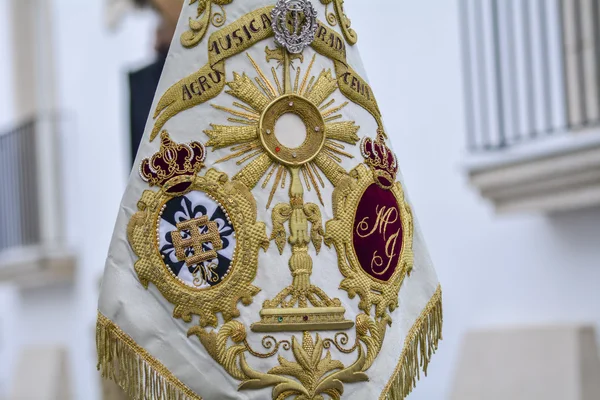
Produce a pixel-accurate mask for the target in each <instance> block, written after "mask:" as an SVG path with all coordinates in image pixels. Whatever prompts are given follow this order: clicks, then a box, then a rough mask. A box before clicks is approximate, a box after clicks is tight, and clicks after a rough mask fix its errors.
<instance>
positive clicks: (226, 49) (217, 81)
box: [150, 0, 385, 141]
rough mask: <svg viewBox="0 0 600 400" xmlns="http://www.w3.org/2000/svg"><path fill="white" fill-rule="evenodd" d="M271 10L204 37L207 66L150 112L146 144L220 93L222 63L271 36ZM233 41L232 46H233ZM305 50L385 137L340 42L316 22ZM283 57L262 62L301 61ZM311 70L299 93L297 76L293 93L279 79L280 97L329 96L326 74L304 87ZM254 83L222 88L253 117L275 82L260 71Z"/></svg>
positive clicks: (368, 92)
mask: <svg viewBox="0 0 600 400" xmlns="http://www.w3.org/2000/svg"><path fill="white" fill-rule="evenodd" d="M213 1H216V0H213ZM220 1H226V0H220ZM336 1H337V0H336ZM206 4H208V3H206ZM272 9H273V7H271V6H269V7H264V8H261V9H258V10H255V11H253V12H250V13H248V14H246V15H244V16H242V17H241V18H240V19H239V20H237V21H236V22H234V23H232V24H231V25H228V26H226V27H224V28H222V29H220V30H219V31H217V32H213V33H212V34H211V35H210V38H209V40H208V58H209V61H208V63H207V64H206V65H204V66H203V67H202V68H200V69H199V70H198V71H196V72H194V73H193V74H191V75H190V76H188V77H186V78H183V79H181V80H180V81H179V82H177V83H175V84H174V85H173V86H171V87H170V88H169V89H168V90H167V91H166V92H165V93H164V94H163V95H162V97H161V98H160V100H159V102H158V105H157V106H156V110H155V112H154V119H155V123H154V128H153V129H152V133H151V134H150V140H151V141H152V140H154V138H155V137H156V136H157V135H158V132H160V130H161V129H162V128H163V126H164V125H165V124H166V123H167V121H168V120H169V119H171V118H172V117H174V116H175V115H177V114H178V113H180V112H181V111H184V110H187V109H189V108H192V107H195V106H197V105H199V104H203V103H205V102H207V101H209V100H211V99H213V98H215V97H216V96H217V95H219V94H220V93H221V91H222V90H223V89H224V88H225V61H226V60H227V59H228V58H230V57H232V56H234V55H237V54H240V53H242V52H243V51H246V50H247V49H249V48H250V47H252V46H254V45H255V44H257V43H259V42H260V41H262V40H264V39H267V38H269V37H272V36H273V35H274V34H273V29H272V28H271V16H270V15H271V11H272ZM239 32H244V34H239ZM246 32H247V33H246ZM234 41H235V43H236V45H233V43H234ZM237 43H239V44H237ZM311 46H312V48H313V49H314V50H315V51H316V52H317V53H319V54H321V55H323V56H325V57H327V58H329V59H331V60H333V62H334V66H335V74H336V80H337V87H339V89H340V91H341V92H342V94H343V95H344V96H346V97H347V98H348V99H349V100H351V101H353V102H354V103H356V104H358V105H359V106H361V107H363V108H364V109H365V110H367V111H368V112H369V113H371V115H372V116H373V117H374V118H375V120H376V122H377V125H378V127H379V130H380V132H382V135H383V136H385V134H384V133H383V131H384V129H383V122H382V119H381V112H380V111H379V106H378V105H377V101H376V99H375V96H374V94H373V91H372V89H371V87H370V86H369V84H368V83H367V82H366V81H365V80H364V79H363V78H362V77H361V76H360V75H359V74H358V73H357V72H356V71H354V70H353V69H352V68H351V67H350V66H349V65H348V61H347V60H346V44H345V43H344V40H343V39H342V37H341V36H340V35H339V34H338V33H337V32H335V31H333V30H332V29H329V28H328V27H327V26H325V24H323V23H321V22H319V26H318V28H317V36H316V38H315V40H314V42H313V43H312V44H311ZM278 54H279V55H278ZM286 54H287V55H285V54H283V55H281V50H280V49H276V50H268V51H267V60H268V61H269V60H271V59H277V60H278V61H279V62H280V63H282V64H283V66H284V69H286V70H287V69H289V63H290V62H292V61H294V60H295V59H300V61H301V62H302V61H303V58H302V57H299V56H296V55H291V56H290V55H289V54H288V53H286ZM286 60H287V61H286ZM313 64H314V58H313V61H312V62H311V64H310V66H309V69H308V73H307V74H306V75H305V78H304V80H303V82H302V84H301V85H300V87H298V82H299V79H300V71H299V70H298V71H297V74H296V80H295V84H294V86H293V87H292V80H291V74H290V73H288V72H287V71H286V73H285V74H284V76H285V80H284V81H283V82H279V85H280V86H282V87H281V92H284V93H290V92H291V93H296V94H298V93H301V94H302V95H303V96H304V97H309V98H311V99H312V100H313V101H315V102H316V101H318V100H319V99H320V98H321V97H323V96H324V95H326V93H327V92H328V91H333V90H335V85H334V82H331V79H330V77H328V76H327V72H326V71H324V72H323V74H324V75H323V74H322V75H321V76H319V79H316V78H315V77H314V76H313V77H312V78H311V79H310V80H308V81H307V79H308V77H309V76H311V75H310V70H311V68H312V65H313ZM318 80H321V83H319V84H316V83H315V82H316V81H318ZM307 82H308V83H307ZM255 83H256V84H255ZM255 83H253V81H252V80H250V79H249V78H248V77H247V76H246V75H242V76H239V75H237V74H234V80H233V82H230V83H229V84H228V86H229V88H230V89H231V90H230V91H228V93H230V94H232V95H234V96H235V97H237V98H238V99H240V100H241V101H243V102H244V103H245V104H247V105H248V106H250V108H251V109H253V110H255V111H259V110H264V107H266V105H267V104H268V103H269V102H270V101H271V100H274V99H275V98H276V97H277V96H278V93H279V88H278V87H277V81H276V82H275V85H272V84H270V83H269V80H268V79H267V77H266V75H265V74H264V73H263V72H262V71H261V72H260V73H259V77H257V78H256V80H255ZM280 94H281V93H280ZM311 96H312V97H311ZM246 111H248V110H246ZM336 118H337V116H336V115H334V116H333V117H326V119H327V120H326V121H325V122H331V121H334V120H335V119H336ZM237 121H238V122H240V123H245V124H247V123H248V120H247V119H244V118H240V119H238V120H237ZM242 121H244V122H242Z"/></svg>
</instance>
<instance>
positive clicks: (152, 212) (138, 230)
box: [127, 169, 269, 327]
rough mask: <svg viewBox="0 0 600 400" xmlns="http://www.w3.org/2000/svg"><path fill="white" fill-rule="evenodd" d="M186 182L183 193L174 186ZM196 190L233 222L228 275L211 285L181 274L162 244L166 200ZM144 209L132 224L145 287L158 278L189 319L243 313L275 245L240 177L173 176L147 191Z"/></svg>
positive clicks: (179, 314) (178, 313) (211, 320)
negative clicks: (197, 284) (195, 283)
mask: <svg viewBox="0 0 600 400" xmlns="http://www.w3.org/2000/svg"><path fill="white" fill-rule="evenodd" d="M183 182H191V183H192V185H191V186H190V187H189V188H188V189H187V190H186V191H185V192H180V193H169V192H168V189H169V188H172V187H175V186H176V185H178V184H180V183H183ZM191 191H200V192H204V193H206V194H207V195H209V196H210V197H211V198H212V199H214V200H215V201H216V202H217V203H218V204H219V205H220V206H221V207H223V208H224V209H225V211H226V212H227V214H228V215H229V217H230V219H231V222H232V224H233V228H234V232H235V235H236V249H235V253H234V257H233V260H232V265H231V269H230V273H229V275H228V276H227V278H226V279H225V280H224V281H223V282H222V283H220V284H219V285H216V286H214V287H211V288H209V289H196V288H192V287H190V286H187V285H186V284H185V283H183V282H182V281H180V280H179V279H177V278H176V277H175V276H174V275H173V274H172V272H171V271H170V270H169V269H168V267H167V266H166V265H165V264H164V262H163V260H162V258H161V257H160V253H159V250H158V243H157V238H156V229H157V224H158V219H159V216H160V212H161V209H162V206H163V205H164V204H165V203H166V202H167V201H169V200H171V199H173V198H175V197H179V196H182V195H184V194H186V193H189V192H191ZM138 209H139V211H138V212H137V213H136V214H134V215H133V217H132V218H131V220H130V222H129V225H128V227H127V235H128V238H129V242H130V243H131V246H132V248H133V250H134V252H135V254H136V255H137V256H138V257H139V260H138V261H137V262H136V263H135V271H136V272H137V274H138V277H139V278H140V281H141V283H142V284H143V285H144V287H146V288H148V284H149V283H150V282H152V283H153V284H154V285H156V287H157V288H158V290H159V291H160V292H161V293H162V295H163V296H164V297H165V298H166V299H167V300H168V301H169V302H170V303H172V304H174V305H175V309H174V311H173V316H174V317H175V318H181V319H183V320H184V321H185V322H191V321H192V315H198V316H199V317H200V326H202V327H206V326H213V327H216V326H217V323H218V320H217V313H221V314H222V316H223V319H224V320H225V322H228V321H231V320H232V319H234V318H236V317H239V316H240V312H239V310H238V308H237V304H238V302H239V301H241V302H242V303H243V304H244V305H250V304H251V303H252V301H253V297H254V296H255V295H256V294H258V292H260V289H259V288H258V287H256V286H254V285H252V282H253V281H254V278H255V277H256V271H257V268H258V253H259V250H260V249H261V248H262V249H264V250H265V251H266V250H267V248H268V246H269V240H268V238H267V234H266V227H265V224H264V223H262V222H257V209H256V201H255V200H254V197H253V196H252V194H251V193H250V191H249V190H248V189H247V188H246V187H245V186H244V185H243V184H240V183H239V182H235V181H233V182H232V181H229V178H228V177H227V175H226V174H224V173H221V172H218V171H217V170H214V169H211V170H209V171H208V172H207V173H206V175H204V176H193V177H190V176H183V177H179V178H175V179H172V180H171V181H169V182H168V184H167V185H166V186H165V187H163V188H162V189H161V190H160V191H158V192H154V191H151V190H146V191H144V193H143V195H142V198H141V200H140V201H139V202H138Z"/></svg>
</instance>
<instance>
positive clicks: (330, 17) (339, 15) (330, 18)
mask: <svg viewBox="0 0 600 400" xmlns="http://www.w3.org/2000/svg"><path fill="white" fill-rule="evenodd" d="M321 3H322V4H325V6H326V9H325V14H326V19H327V22H328V23H329V25H331V26H336V25H337V21H339V22H340V29H341V30H342V34H343V35H344V37H345V38H346V40H347V41H348V43H350V44H351V45H355V44H356V42H357V41H358V35H357V34H356V31H354V29H352V27H351V26H352V21H350V19H349V18H348V17H347V16H346V12H345V11H344V0H321ZM332 3H333V9H334V10H335V14H334V13H333V12H329V4H332Z"/></svg>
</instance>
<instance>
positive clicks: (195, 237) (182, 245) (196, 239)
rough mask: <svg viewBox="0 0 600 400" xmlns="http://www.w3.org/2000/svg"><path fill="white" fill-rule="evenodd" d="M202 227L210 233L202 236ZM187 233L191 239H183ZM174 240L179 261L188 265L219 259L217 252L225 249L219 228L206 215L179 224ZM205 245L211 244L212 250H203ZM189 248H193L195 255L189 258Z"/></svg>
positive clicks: (174, 233) (173, 235)
mask: <svg viewBox="0 0 600 400" xmlns="http://www.w3.org/2000/svg"><path fill="white" fill-rule="evenodd" d="M202 227H207V228H208V233H204V234H201V233H200V228H202ZM185 232H189V234H190V238H189V239H183V238H182V237H181V236H182V234H184V233H185ZM172 238H173V246H174V247H175V255H176V256H177V259H178V260H179V261H185V262H186V263H187V264H188V265H194V264H200V263H202V262H204V261H208V260H213V259H215V258H217V250H221V249H223V241H222V240H221V236H220V235H219V226H218V225H217V223H216V222H214V221H209V220H208V216H206V215H205V216H203V217H200V218H194V219H190V220H189V221H185V222H180V223H179V224H177V230H176V231H173V232H172ZM205 243H210V244H211V245H212V249H211V250H208V251H205V250H204V248H203V245H204V244H205ZM187 248H192V249H193V250H194V254H193V255H191V256H189V257H187V256H186V254H185V251H186V249H187Z"/></svg>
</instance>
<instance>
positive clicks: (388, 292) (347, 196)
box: [325, 164, 413, 317]
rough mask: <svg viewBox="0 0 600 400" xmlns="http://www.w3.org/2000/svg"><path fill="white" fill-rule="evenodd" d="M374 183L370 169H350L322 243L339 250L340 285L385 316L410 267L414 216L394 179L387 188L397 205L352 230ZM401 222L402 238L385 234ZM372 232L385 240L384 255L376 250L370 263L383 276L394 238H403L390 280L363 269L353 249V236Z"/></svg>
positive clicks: (362, 305) (394, 303)
mask: <svg viewBox="0 0 600 400" xmlns="http://www.w3.org/2000/svg"><path fill="white" fill-rule="evenodd" d="M374 182H375V180H374V176H373V172H372V171H371V170H369V168H368V167H367V166H366V165H364V164H361V165H359V166H358V167H356V168H355V169H354V170H352V171H351V172H350V176H348V177H346V178H344V179H343V180H342V181H341V182H340V184H339V185H338V186H337V187H336V189H335V191H334V194H333V211H334V215H335V218H334V219H333V220H331V221H328V222H327V224H326V235H325V242H326V243H327V244H333V245H334V246H335V249H336V251H337V253H338V265H339V268H340V271H341V273H342V275H344V277H345V279H344V280H343V281H342V283H341V285H340V287H341V288H342V289H344V290H346V291H347V292H348V293H349V294H350V295H351V297H353V296H354V294H358V296H360V298H361V301H360V303H359V308H360V309H361V310H363V311H364V312H365V313H367V314H369V313H370V310H371V308H372V307H373V306H375V307H376V312H375V315H376V316H377V317H384V316H385V315H387V311H388V310H389V311H393V310H395V309H396V308H397V307H398V293H399V292H400V287H401V286H402V282H403V281H404V278H405V277H406V275H407V274H410V272H411V270H412V266H413V253H412V240H413V219H412V212H411V210H410V206H409V205H408V203H407V202H406V201H405V200H404V192H403V191H402V186H401V185H400V183H398V182H396V183H395V184H394V185H393V186H392V188H391V189H390V191H391V192H392V193H393V194H394V197H395V198H396V200H397V202H398V207H399V209H397V208H386V207H381V208H377V210H376V211H377V220H376V221H369V220H368V219H363V220H362V221H360V222H359V224H358V226H357V229H356V232H355V231H354V226H353V224H354V219H355V215H356V210H357V207H358V205H359V202H360V200H361V198H362V197H363V193H364V192H365V190H366V189H367V188H368V187H369V186H370V185H371V184H373V183H374ZM398 218H400V220H401V221H402V228H403V229H402V238H399V237H398V236H399V233H400V232H398V233H393V234H390V235H389V236H388V235H387V234H386V232H387V229H386V228H387V226H388V225H389V224H392V223H394V222H396V221H397V219H398ZM373 234H378V235H381V238H382V240H384V241H385V243H386V245H385V250H386V251H385V254H378V253H377V252H375V253H374V254H373V258H372V263H373V264H372V265H373V266H374V267H376V268H375V269H374V273H375V275H383V274H384V273H386V272H387V271H388V269H389V268H390V267H391V265H390V262H391V261H392V258H393V257H395V256H396V254H394V253H393V249H394V248H395V243H396V241H397V240H400V239H401V240H402V250H401V254H400V257H399V261H398V263H399V265H398V267H397V268H396V271H395V272H394V274H393V275H392V277H391V279H390V280H389V281H386V282H383V281H379V280H377V279H375V278H374V277H372V276H371V275H369V274H367V273H366V272H364V270H363V269H362V268H361V265H360V262H359V261H358V257H357V255H356V253H355V251H354V244H353V235H358V236H359V237H368V236H370V235H373Z"/></svg>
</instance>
